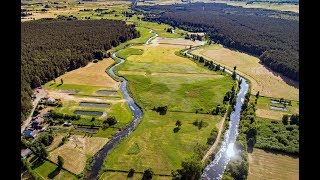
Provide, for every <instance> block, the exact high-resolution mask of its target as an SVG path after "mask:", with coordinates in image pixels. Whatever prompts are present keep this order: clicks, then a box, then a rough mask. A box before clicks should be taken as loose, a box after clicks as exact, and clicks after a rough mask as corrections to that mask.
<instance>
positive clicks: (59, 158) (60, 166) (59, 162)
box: [58, 156, 64, 169]
mask: <svg viewBox="0 0 320 180" xmlns="http://www.w3.org/2000/svg"><path fill="white" fill-rule="evenodd" d="M63 165H64V159H63V157H61V156H58V168H59V169H61V168H62V167H63Z"/></svg>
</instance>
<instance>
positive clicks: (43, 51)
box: [21, 19, 140, 120]
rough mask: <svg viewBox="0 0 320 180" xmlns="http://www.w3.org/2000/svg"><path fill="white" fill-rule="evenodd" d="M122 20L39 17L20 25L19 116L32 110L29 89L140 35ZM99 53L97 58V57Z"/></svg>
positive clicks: (23, 116) (84, 63)
mask: <svg viewBox="0 0 320 180" xmlns="http://www.w3.org/2000/svg"><path fill="white" fill-rule="evenodd" d="M139 36H140V34H139V32H138V31H136V30H135V28H134V25H126V24H125V22H123V21H115V20H89V21H85V20H83V21H77V20H73V21H62V20H56V19H52V20H39V21H30V22H25V23H22V24H21V119H22V120H24V119H26V117H27V116H28V115H29V112H30V110H31V109H32V104H31V96H32V90H31V89H32V88H35V87H38V86H40V85H43V84H45V83H46V82H48V81H51V80H53V79H54V78H56V77H58V76H60V75H62V74H64V73H65V72H66V71H70V70H73V69H76V68H79V67H83V66H85V65H87V64H88V62H89V61H91V60H93V59H95V58H98V59H101V55H102V54H105V55H106V53H103V51H107V50H109V49H111V48H112V47H113V46H117V45H118V44H120V43H122V42H125V41H127V40H130V39H133V38H136V37H139ZM98 56H99V57H98Z"/></svg>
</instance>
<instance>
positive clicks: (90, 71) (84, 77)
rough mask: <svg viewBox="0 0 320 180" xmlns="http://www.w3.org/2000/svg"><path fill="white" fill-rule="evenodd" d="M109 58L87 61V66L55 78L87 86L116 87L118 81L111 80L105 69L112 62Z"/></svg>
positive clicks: (58, 81)
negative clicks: (92, 61)
mask: <svg viewBox="0 0 320 180" xmlns="http://www.w3.org/2000/svg"><path fill="white" fill-rule="evenodd" d="M113 62H114V60H113V59H111V58H108V59H103V60H101V61H99V62H97V63H89V64H88V65H87V66H85V67H82V68H78V69H76V70H73V71H70V72H67V73H65V74H64V75H62V76H59V77H58V78H57V79H56V82H57V83H60V79H61V78H62V79H63V82H64V84H80V85H89V86H104V87H107V88H110V89H118V86H119V82H117V81H115V80H113V79H112V78H111V77H110V76H109V75H108V74H107V73H106V69H107V68H108V67H109V66H111V65H112V64H113Z"/></svg>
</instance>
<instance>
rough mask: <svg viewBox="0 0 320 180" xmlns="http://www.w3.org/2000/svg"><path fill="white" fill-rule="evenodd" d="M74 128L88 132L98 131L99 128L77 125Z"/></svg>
mask: <svg viewBox="0 0 320 180" xmlns="http://www.w3.org/2000/svg"><path fill="white" fill-rule="evenodd" d="M76 130H78V131H83V132H88V133H97V132H98V131H99V129H97V128H85V127H77V128H76Z"/></svg>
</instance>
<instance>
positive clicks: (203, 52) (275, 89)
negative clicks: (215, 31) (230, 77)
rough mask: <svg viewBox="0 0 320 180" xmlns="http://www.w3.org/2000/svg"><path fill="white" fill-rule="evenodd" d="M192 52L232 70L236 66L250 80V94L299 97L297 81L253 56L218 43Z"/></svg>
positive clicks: (296, 98) (291, 98) (285, 97)
mask: <svg viewBox="0 0 320 180" xmlns="http://www.w3.org/2000/svg"><path fill="white" fill-rule="evenodd" d="M192 53H193V54H195V55H200V56H203V57H204V58H207V59H211V60H213V61H214V62H217V63H219V64H221V65H223V66H226V67H227V68H229V69H232V70H233V67H234V66H237V72H238V73H239V74H240V75H244V76H245V77H246V78H248V79H249V80H250V83H251V85H252V91H251V93H252V94H256V93H257V92H258V91H260V95H263V96H267V97H275V98H284V99H290V100H298V99H299V82H295V81H292V80H289V79H287V78H285V77H283V76H281V75H280V74H278V73H275V72H273V71H271V70H269V69H268V68H266V67H265V66H263V65H262V64H261V63H260V60H259V59H258V58H256V57H254V56H250V55H248V54H245V53H241V52H238V51H233V50H230V49H227V48H224V47H223V46H222V45H218V44H214V45H210V46H205V47H202V48H199V49H197V50H194V51H192ZM286 81H287V82H289V83H290V84H292V85H289V84H288V83H287V82H286Z"/></svg>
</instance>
